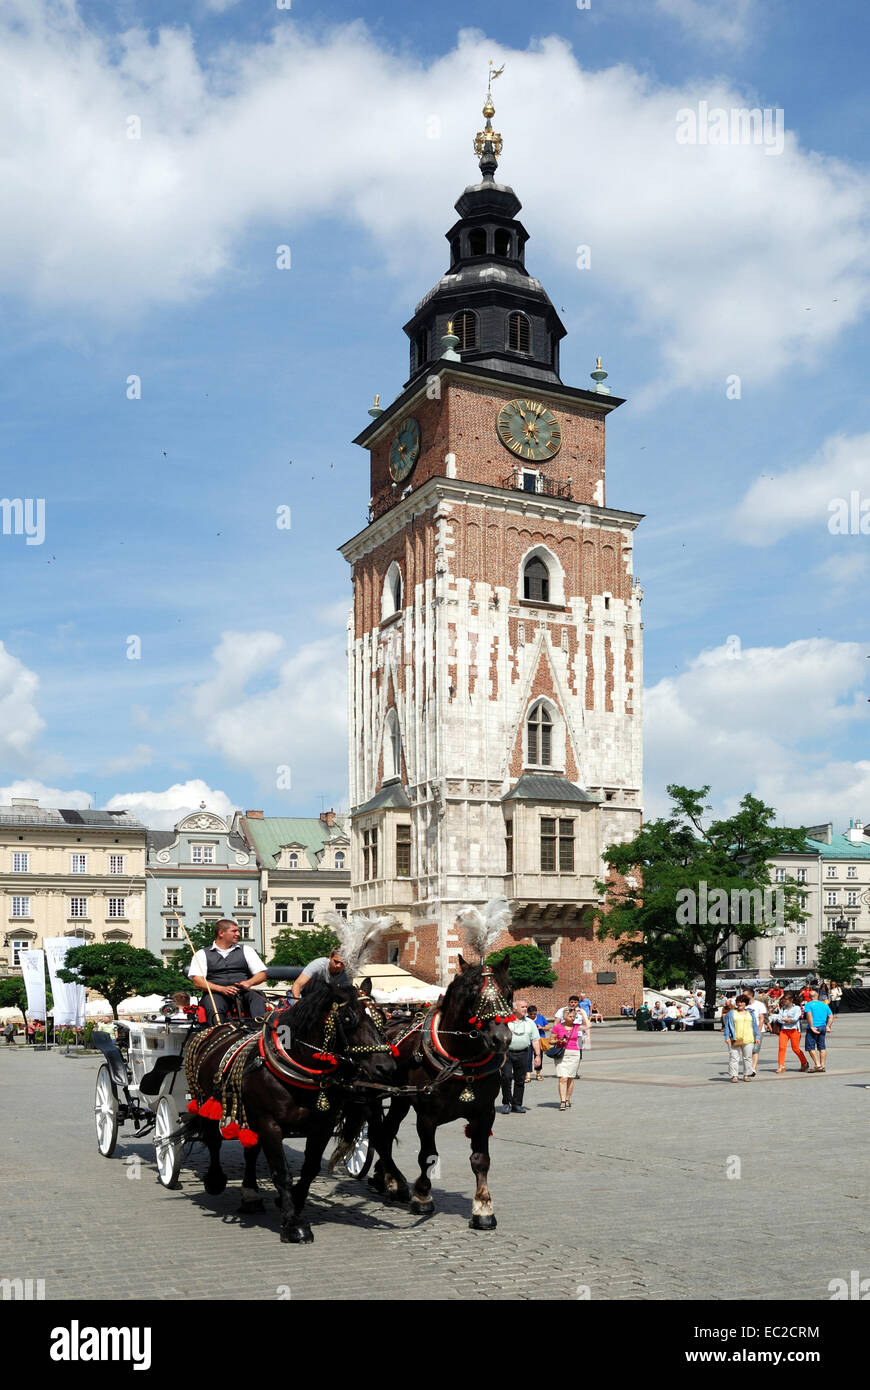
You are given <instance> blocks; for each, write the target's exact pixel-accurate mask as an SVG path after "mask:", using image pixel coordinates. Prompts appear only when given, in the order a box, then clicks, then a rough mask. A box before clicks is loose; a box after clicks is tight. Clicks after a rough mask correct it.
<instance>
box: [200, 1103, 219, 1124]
mask: <svg viewBox="0 0 870 1390" xmlns="http://www.w3.org/2000/svg"><path fill="white" fill-rule="evenodd" d="M199 1113H200V1115H201V1116H202V1118H203V1119H204V1120H219V1119H220V1117H221V1115H222V1114H223V1110H222V1108H221V1105H220V1102H219V1101H216V1100H207V1101H206V1102H205V1104H204V1105H201V1106H200V1107H199Z"/></svg>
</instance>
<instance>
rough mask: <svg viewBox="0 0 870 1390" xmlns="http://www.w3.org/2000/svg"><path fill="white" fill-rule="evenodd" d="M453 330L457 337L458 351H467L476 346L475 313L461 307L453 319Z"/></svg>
mask: <svg viewBox="0 0 870 1390" xmlns="http://www.w3.org/2000/svg"><path fill="white" fill-rule="evenodd" d="M453 332H454V333H455V334H456V336H457V338H458V339H459V351H460V352H467V351H468V349H469V348H475V347H477V314H475V313H472V311H471V309H463V310H462V312H461V313H460V314H457V315H456V318H455V319H454V320H453Z"/></svg>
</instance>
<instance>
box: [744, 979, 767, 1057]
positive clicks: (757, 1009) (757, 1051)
mask: <svg viewBox="0 0 870 1390" xmlns="http://www.w3.org/2000/svg"><path fill="white" fill-rule="evenodd" d="M744 992H745V994H746V997H747V999H748V1000H749V1007H750V1009H751V1010H752V1012H753V1013H754V1014H755V1021H756V1023H757V1024H758V1031H757V1033H756V1036H755V1043H754V1045H753V1048H752V1075H753V1076H754V1075H755V1073H756V1072H757V1071H758V1059H759V1056H760V1055H761V1040H762V1038H763V1037H764V1033H765V1030H766V1028H767V1005H766V1004H765V1002H764V1000H763V999H756V997H755V990H754V989H747V990H745V991H744Z"/></svg>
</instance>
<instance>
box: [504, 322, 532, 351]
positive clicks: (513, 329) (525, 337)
mask: <svg viewBox="0 0 870 1390" xmlns="http://www.w3.org/2000/svg"><path fill="white" fill-rule="evenodd" d="M530 345H531V333H530V330H529V321H528V319H527V318H526V316H525V314H511V315H510V316H509V318H508V347H509V348H510V350H511V352H528V351H529V350H530Z"/></svg>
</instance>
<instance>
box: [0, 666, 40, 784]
mask: <svg viewBox="0 0 870 1390" xmlns="http://www.w3.org/2000/svg"><path fill="white" fill-rule="evenodd" d="M38 689H39V677H38V676H37V675H36V673H35V672H34V671H31V670H30V669H29V668H28V667H27V666H25V665H24V663H23V662H22V661H19V660H18V657H17V656H13V655H12V653H11V652H10V651H7V649H6V647H5V645H4V643H3V642H0V757H2V758H10V759H13V760H14V761H16V762H18V761H20V760H22V759H24V758H26V757H27V756H28V755H29V754H30V753H31V750H32V748H33V744H34V742H35V740H36V739H37V738H38V736H39V735H40V734H41V733H42V730H43V729H44V728H45V720H44V719H43V718H42V717H41V715H40V714H39V712H38V710H37V708H36V693H37V691H38Z"/></svg>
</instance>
